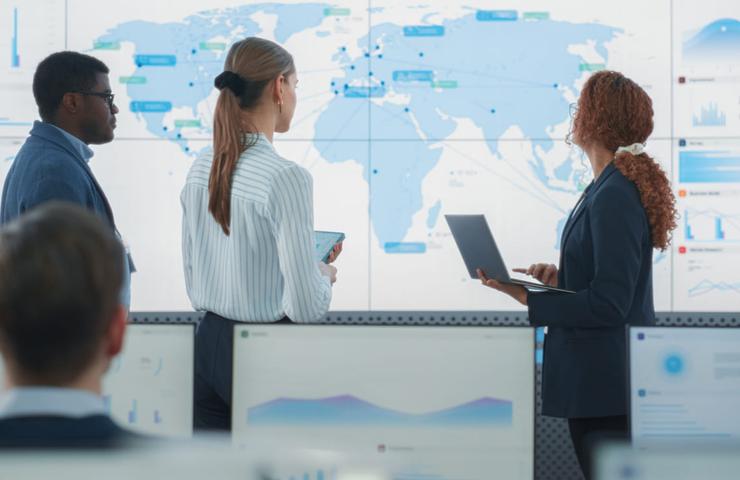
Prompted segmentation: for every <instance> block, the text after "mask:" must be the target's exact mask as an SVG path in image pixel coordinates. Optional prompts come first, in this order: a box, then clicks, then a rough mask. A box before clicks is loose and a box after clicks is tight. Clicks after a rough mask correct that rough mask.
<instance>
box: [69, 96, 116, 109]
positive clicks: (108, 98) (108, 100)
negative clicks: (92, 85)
mask: <svg viewBox="0 0 740 480" xmlns="http://www.w3.org/2000/svg"><path fill="white" fill-rule="evenodd" d="M72 93H79V94H80V95H90V96H92V97H99V98H102V99H103V100H105V103H107V104H108V108H110V109H112V108H113V100H114V99H115V98H116V96H115V95H114V94H112V93H108V92H72Z"/></svg>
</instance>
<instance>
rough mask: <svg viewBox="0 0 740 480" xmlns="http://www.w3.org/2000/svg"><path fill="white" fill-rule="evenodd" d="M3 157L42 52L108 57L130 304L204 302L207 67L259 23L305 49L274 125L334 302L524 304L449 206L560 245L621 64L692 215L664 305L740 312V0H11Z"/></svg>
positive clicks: (667, 258) (503, 242) (1, 122)
mask: <svg viewBox="0 0 740 480" xmlns="http://www.w3.org/2000/svg"><path fill="white" fill-rule="evenodd" d="M0 25H2V28H0V32H2V33H0V71H1V72H2V75H1V76H0V167H1V169H0V173H1V174H2V176H4V175H5V173H6V172H7V169H8V168H9V166H10V164H11V162H12V160H13V157H14V154H15V153H16V151H17V150H18V148H19V146H20V144H21V143H22V142H23V139H24V138H25V136H26V134H27V132H28V130H29V129H30V126H31V124H32V122H33V120H34V119H35V118H36V117H37V113H36V109H35V105H34V102H33V97H32V95H31V87H30V85H31V78H32V75H33V71H34V68H35V66H36V64H37V63H38V62H39V61H40V60H41V59H42V58H43V57H44V56H46V55H47V54H49V53H51V52H53V51H57V50H62V49H65V48H66V49H71V50H78V51H82V52H86V53H89V54H92V55H95V56H96V57H98V58H100V59H102V60H103V61H105V62H106V63H107V64H108V66H109V67H110V68H111V75H110V78H111V84H112V86H113V90H114V93H115V94H116V103H117V105H118V106H119V108H120V109H121V112H120V114H119V115H118V128H117V129H116V139H115V140H114V142H112V143H111V144H108V145H104V146H98V147H95V148H94V150H95V152H96V154H95V157H94V159H93V160H92V163H91V165H92V168H93V170H94V172H95V173H96V175H97V176H98V178H99V180H100V182H101V184H102V185H103V187H104V189H105V190H106V192H107V193H108V194H109V197H110V200H111V203H112V205H113V208H114V211H115V214H116V219H117V222H118V224H119V228H120V230H121V232H122V234H123V235H124V238H125V240H126V241H127V243H128V244H129V245H130V248H131V251H132V254H133V256H134V259H135V261H136V264H137V267H138V269H139V271H138V272H137V273H136V274H135V275H134V278H133V285H132V289H133V290H132V309H133V310H146V311H151V310H165V311H172V310H189V309H190V308H191V306H190V303H189V301H188V298H187V295H186V293H185V286H184V280H183V275H182V265H181V257H180V221H181V214H180V211H181V210H180V203H179V194H180V190H181V188H182V185H183V182H184V179H185V175H186V173H187V170H188V168H189V166H190V164H191V162H192V160H193V159H194V158H195V156H197V155H198V154H199V153H200V152H202V151H204V150H206V149H208V148H209V146H210V137H211V124H212V112H213V107H214V105H215V102H216V98H217V91H216V90H215V89H214V88H213V78H214V77H215V76H216V75H217V74H218V73H220V72H221V70H222V68H223V59H224V56H225V54H226V51H227V50H228V47H229V45H230V44H231V43H232V42H234V41H235V40H237V39H240V38H243V37H245V36H250V35H259V36H263V37H266V38H271V39H274V40H276V41H278V42H279V43H281V44H282V45H284V46H285V47H286V48H287V49H288V50H289V51H291V52H292V53H293V55H294V57H295V60H296V63H297V68H298V77H299V89H298V108H297V111H296V115H295V118H294V120H293V125H292V128H291V131H290V132H289V133H287V134H284V135H278V136H277V137H276V140H275V147H276V149H277V150H278V152H279V153H280V154H282V155H283V156H284V157H286V158H288V159H291V160H294V161H296V162H298V163H300V164H301V165H304V166H305V167H306V168H308V169H309V170H310V171H311V172H312V174H313V177H314V198H315V211H316V215H315V218H316V222H315V224H316V228H317V229H322V230H340V231H343V232H345V233H346V235H347V240H346V242H345V251H344V253H343V254H342V256H341V258H340V260H339V261H338V263H337V266H338V268H339V281H338V282H337V284H336V286H335V291H334V300H333V303H332V308H333V309H334V310H366V309H370V310H404V309H408V310H497V309H501V310H510V309H519V308H520V307H519V306H518V305H516V304H514V303H513V302H511V301H510V300H509V299H507V298H506V297H504V296H502V295H496V294H495V292H493V291H491V290H489V289H485V288H483V287H481V286H480V285H478V282H476V281H474V280H471V279H469V278H467V275H466V270H465V268H464V265H463V263H462V260H461V258H460V256H459V254H458V252H457V250H456V248H455V245H454V242H453V240H452V238H451V236H450V233H449V230H448V228H447V226H446V223H445V222H444V219H443V218H442V216H443V215H444V214H445V213H484V214H486V216H487V219H488V221H489V223H490V224H491V226H492V229H493V232H494V235H495V236H496V238H497V241H498V242H499V243H500V247H501V249H502V250H503V254H504V256H505V258H506V259H507V262H508V263H509V265H510V266H522V265H528V264H530V263H533V262H540V261H544V262H553V263H557V260H558V254H559V237H560V233H561V230H562V227H563V225H564V223H565V220H566V217H567V215H568V212H569V209H570V208H571V207H572V206H573V205H574V204H575V202H576V200H577V198H578V196H579V194H580V191H581V190H582V189H583V188H584V186H585V185H586V184H587V183H588V181H589V180H590V178H589V169H588V161H587V159H586V158H585V157H584V156H583V154H582V153H581V152H580V151H579V150H578V149H577V148H575V147H570V146H569V145H567V144H566V143H565V142H564V139H565V136H566V134H567V132H568V129H569V125H570V117H569V104H570V103H572V102H575V101H576V100H577V98H578V92H579V89H580V87H581V86H582V85H583V83H584V81H585V80H586V79H587V78H588V76H589V75H590V74H591V73H592V72H594V71H598V70H601V69H605V68H606V69H614V70H619V71H622V72H624V73H625V74H627V75H628V76H630V77H632V78H633V79H634V80H636V81H637V82H639V83H640V84H641V85H642V86H643V87H644V88H645V89H646V90H647V91H648V93H649V94H650V95H651V97H652V98H653V101H654V107H655V112H656V115H655V130H654V133H653V136H652V137H651V138H650V140H649V142H648V151H649V152H650V153H651V154H652V155H653V156H654V157H655V158H656V159H657V160H658V161H660V162H661V164H662V165H663V166H664V167H665V169H666V171H667V172H668V173H669V174H670V175H671V177H672V179H673V182H674V186H675V193H676V196H677V198H678V201H679V211H680V213H681V219H680V221H679V228H678V229H677V231H676V232H675V234H674V242H673V245H672V247H671V248H670V249H669V250H668V251H666V252H656V254H655V257H654V277H655V278H654V282H655V301H656V308H657V309H658V310H676V311H686V310H702V311H737V310H740V273H738V270H737V268H734V267H733V266H734V265H736V264H738V262H739V261H740V201H739V199H740V88H739V87H740V80H739V79H740V3H738V2H736V1H733V0H708V1H703V2H696V1H690V0H673V1H671V0H660V1H650V2H644V1H640V0H625V1H623V2H593V1H588V0H563V1H560V2H551V1H546V0H527V1H516V2H514V1H509V2H498V1H496V2H491V1H480V0H474V1H470V2H448V1H441V0H432V1H427V2H423V3H416V2H397V1H390V0H383V1H375V0H370V1H368V0H365V1H354V0H353V1H340V2H337V3H330V2H329V3H321V2H320V1H316V2H313V3H308V2H305V1H281V2H278V3H271V2H262V3H258V2H251V1H249V2H245V1H226V0H207V1H193V0H183V1H177V2H165V1H159V0H154V1H152V0H147V1H144V0H128V1H126V2H116V1H100V0H96V1H92V0H66V1H64V0H23V1H21V0H15V1H12V0H11V1H8V2H2V3H1V4H0Z"/></svg>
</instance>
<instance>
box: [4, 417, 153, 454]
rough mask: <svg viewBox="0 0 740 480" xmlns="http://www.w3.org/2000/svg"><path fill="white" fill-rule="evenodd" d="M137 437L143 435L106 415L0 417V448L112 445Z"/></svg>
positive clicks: (102, 446) (128, 441) (133, 439)
mask: <svg viewBox="0 0 740 480" xmlns="http://www.w3.org/2000/svg"><path fill="white" fill-rule="evenodd" d="M139 438H142V439H143V438H145V437H139V436H138V435H136V434H134V433H131V432H128V431H126V430H124V429H122V428H121V427H119V426H118V425H116V423H115V422H113V420H111V419H110V418H109V417H107V416H106V415H90V416H87V417H82V418H70V417H62V416H52V415H47V416H28V417H11V418H3V419H0V448H114V447H119V446H121V447H122V446H127V445H130V444H132V443H134V442H136V440H137V439H139Z"/></svg>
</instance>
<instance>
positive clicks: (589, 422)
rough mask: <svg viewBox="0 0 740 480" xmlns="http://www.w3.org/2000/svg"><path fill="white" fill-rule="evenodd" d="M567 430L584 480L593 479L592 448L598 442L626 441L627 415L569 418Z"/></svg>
mask: <svg viewBox="0 0 740 480" xmlns="http://www.w3.org/2000/svg"><path fill="white" fill-rule="evenodd" d="M568 428H569V429H570V438H571V440H572V441H573V448H574V449H575V451H576V457H578V464H579V465H580V466H581V471H582V472H583V476H584V477H585V478H586V480H589V479H590V478H592V477H593V471H592V462H591V457H592V455H591V454H592V447H593V444H594V442H598V441H599V440H627V439H628V432H629V430H628V429H629V425H628V420H627V415H619V416H615V417H595V418H569V419H568Z"/></svg>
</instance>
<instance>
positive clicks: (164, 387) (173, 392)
mask: <svg viewBox="0 0 740 480" xmlns="http://www.w3.org/2000/svg"><path fill="white" fill-rule="evenodd" d="M194 350H195V337H194V325H144V324H132V325H129V326H128V329H127V332H126V341H125V343H124V347H123V352H122V353H121V354H120V355H119V356H118V357H116V358H115V359H114V360H113V361H112V363H111V366H110V368H109V369H108V373H107V374H106V376H105V378H104V380H103V399H104V401H105V404H106V408H108V409H109V412H110V413H111V415H112V416H113V418H114V419H115V420H116V421H117V422H118V423H119V424H120V425H121V426H123V427H125V428H128V429H131V430H135V431H138V432H141V433H147V434H155V435H164V436H173V437H187V436H190V435H192V432H193V365H194V359H195V356H194Z"/></svg>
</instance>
